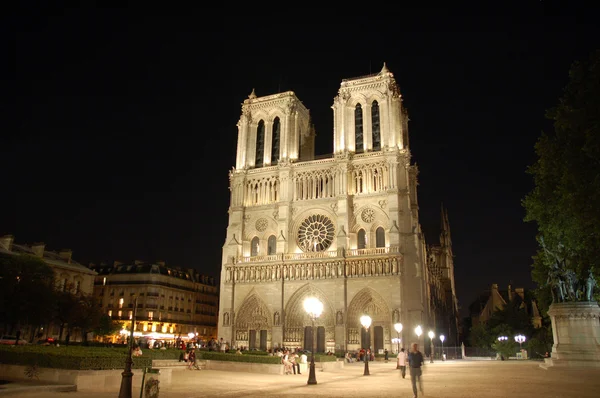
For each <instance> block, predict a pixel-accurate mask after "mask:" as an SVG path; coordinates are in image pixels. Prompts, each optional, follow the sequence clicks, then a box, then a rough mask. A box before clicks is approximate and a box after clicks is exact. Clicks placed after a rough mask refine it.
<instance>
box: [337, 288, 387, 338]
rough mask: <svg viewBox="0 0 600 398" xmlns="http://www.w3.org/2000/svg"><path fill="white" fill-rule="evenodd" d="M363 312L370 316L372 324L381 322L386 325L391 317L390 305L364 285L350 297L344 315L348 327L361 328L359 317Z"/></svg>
mask: <svg viewBox="0 0 600 398" xmlns="http://www.w3.org/2000/svg"><path fill="white" fill-rule="evenodd" d="M365 314H366V315H369V316H370V317H371V319H372V320H373V324H375V323H378V322H383V323H384V324H386V325H387V324H389V323H390V320H391V319H392V318H391V312H390V307H389V306H388V305H387V303H386V302H385V300H384V299H383V297H381V295H380V294H379V293H377V291H375V290H374V289H372V288H370V287H365V288H364V289H362V290H361V291H359V292H358V293H357V294H356V295H355V296H354V298H352V301H351V302H350V305H349V306H348V316H347V317H346V323H347V325H348V327H353V328H361V327H362V326H361V324H360V317H361V316H363V315H365Z"/></svg>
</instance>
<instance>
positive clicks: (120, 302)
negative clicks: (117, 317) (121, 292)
mask: <svg viewBox="0 0 600 398" xmlns="http://www.w3.org/2000/svg"><path fill="white" fill-rule="evenodd" d="M123 301H124V300H123V297H121V298H120V299H119V308H123Z"/></svg>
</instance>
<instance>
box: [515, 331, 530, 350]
mask: <svg viewBox="0 0 600 398" xmlns="http://www.w3.org/2000/svg"><path fill="white" fill-rule="evenodd" d="M525 340H527V338H526V337H525V336H523V335H522V334H518V335H516V336H515V341H516V342H517V343H519V350H521V349H522V348H521V344H523V343H524V342H525Z"/></svg>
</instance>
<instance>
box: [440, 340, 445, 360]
mask: <svg viewBox="0 0 600 398" xmlns="http://www.w3.org/2000/svg"><path fill="white" fill-rule="evenodd" d="M444 340H446V336H444V335H443V334H440V341H441V342H442V361H445V360H446V354H444Z"/></svg>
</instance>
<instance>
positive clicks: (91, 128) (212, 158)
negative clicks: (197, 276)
mask: <svg viewBox="0 0 600 398" xmlns="http://www.w3.org/2000/svg"><path fill="white" fill-rule="evenodd" d="M522 3H523V4H522V5H520V6H519V7H516V8H510V9H508V8H507V9H502V8H501V7H502V5H501V4H502V3H498V4H497V7H499V8H498V9H495V10H475V9H469V10H458V9H431V10H423V9H422V10H415V9H413V10H411V9H398V10H393V9H386V10H385V13H384V14H385V16H384V17H376V16H366V15H365V16H362V17H360V18H358V17H356V16H355V17H348V16H342V15H337V14H335V17H332V16H325V15H321V14H319V15H320V16H319V17H318V18H317V17H315V16H314V15H313V16H311V14H310V13H309V14H307V15H304V16H296V17H294V18H295V19H290V13H291V12H290V11H288V12H284V11H282V13H281V14H280V15H276V14H273V15H270V16H267V15H262V16H251V15H250V14H248V15H245V16H230V15H227V14H225V12H224V11H222V12H218V11H211V12H209V11H207V10H206V9H198V10H193V9H187V10H177V11H175V10H168V9H163V10H159V11H160V12H156V13H155V14H154V16H143V14H144V12H143V10H138V12H133V11H132V10H131V9H129V10H126V9H97V8H69V9H66V8H65V9H62V8H49V7H48V6H40V5H36V6H29V8H22V9H21V10H19V11H18V12H17V13H15V14H13V15H9V16H8V17H5V18H4V21H3V28H2V29H3V31H2V32H3V33H4V36H5V37H10V38H14V43H15V50H16V51H15V52H14V54H15V58H14V59H15V68H14V69H12V68H10V64H8V69H7V73H3V76H4V78H3V80H2V83H3V86H4V87H5V88H7V89H6V90H4V94H5V95H4V96H3V99H2V103H1V108H0V112H1V116H2V120H3V121H4V122H5V125H4V128H3V129H2V130H3V131H2V133H3V134H2V139H1V140H0V159H1V160H2V166H3V173H2V190H1V192H2V194H1V195H0V201H1V203H0V205H1V206H2V207H1V209H2V211H1V212H0V234H12V235H14V236H15V242H16V243H27V244H30V243H33V242H38V241H42V242H45V243H46V245H47V246H46V247H47V249H50V250H59V249H63V248H70V249H72V250H73V257H74V259H75V260H76V261H79V262H81V263H83V264H88V263H89V262H95V263H98V262H101V261H107V262H112V261H113V260H119V261H133V260H135V259H139V260H144V261H156V260H164V261H166V262H167V264H169V265H173V266H182V267H186V268H196V269H198V270H200V271H201V272H202V273H204V274H207V275H212V276H215V277H217V278H218V277H219V273H220V266H221V248H222V246H223V244H224V243H225V235H226V227H227V222H228V213H227V209H228V206H229V191H228V182H229V180H228V172H229V170H231V168H232V167H233V166H234V165H235V151H236V143H237V127H236V123H237V121H238V120H239V117H240V113H241V103H242V102H243V101H244V99H246V98H247V97H248V95H249V94H250V92H251V91H252V89H253V88H255V89H256V94H257V95H258V96H263V95H270V94H274V93H277V92H279V91H287V90H292V91H294V92H295V93H296V95H297V96H298V98H299V99H300V100H302V101H303V102H304V105H305V106H306V107H307V108H308V109H309V110H310V112H311V115H312V118H313V122H314V124H315V127H316V132H317V138H316V140H317V154H318V155H324V154H329V153H331V152H332V151H333V143H332V139H333V128H332V126H333V111H332V109H331V105H332V104H333V98H334V97H335V96H336V95H337V91H338V89H339V85H340V82H341V80H342V79H346V78H353V77H358V76H362V75H366V74H369V73H375V72H379V70H381V67H382V65H383V62H386V63H387V66H388V68H389V69H390V71H392V72H393V73H394V75H395V77H396V80H397V82H398V83H399V85H400V90H401V93H402V95H403V98H404V104H405V106H406V107H407V109H408V112H409V116H410V123H409V134H410V146H411V152H412V155H413V162H416V163H417V164H418V166H419V169H420V174H419V191H418V195H419V205H420V216H421V224H422V226H423V229H424V230H425V233H426V236H427V239H428V242H430V243H436V242H437V241H438V235H439V225H440V206H441V204H442V203H443V205H444V206H445V207H446V208H447V209H448V214H449V219H450V225H451V231H452V239H453V249H454V254H455V272H456V287H457V290H458V298H459V302H460V305H461V306H462V307H463V312H464V310H465V309H466V308H467V307H468V305H469V304H470V303H471V302H472V301H473V299H474V298H475V297H476V295H477V294H478V293H479V292H481V291H483V290H485V289H488V288H489V286H490V284H492V283H498V284H499V285H500V287H501V288H504V289H505V288H506V286H507V285H508V284H509V283H512V285H513V287H525V288H533V287H535V285H534V283H533V282H532V281H531V275H530V264H531V263H532V260H531V256H532V255H533V254H534V253H535V250H536V242H535V233H536V226H535V224H532V223H524V222H523V217H524V209H523V208H522V206H521V199H522V198H523V197H524V196H525V195H526V194H527V193H528V192H529V191H530V190H531V189H532V187H533V186H532V180H531V178H530V176H528V175H527V174H526V173H525V169H526V167H527V165H529V164H531V163H533V162H534V160H535V153H534V143H535V141H536V139H537V137H538V136H539V135H540V133H541V131H542V130H544V129H545V130H548V129H549V128H550V127H551V125H550V124H549V122H548V121H547V120H546V119H545V117H544V114H545V110H546V109H548V108H550V107H552V106H554V105H555V104H556V103H557V102H558V98H559V97H560V95H561V92H562V89H563V87H564V85H565V84H566V82H567V78H568V70H569V67H570V65H571V63H572V62H573V61H575V60H577V59H583V58H586V57H588V56H589V54H590V52H591V51H592V50H593V49H595V48H599V47H600V45H599V38H600V29H599V28H598V25H599V24H598V21H597V15H598V12H597V11H598V10H597V9H596V10H594V9H590V8H589V7H588V8H583V6H582V7H581V8H580V9H575V8H573V7H575V6H569V7H571V8H566V9H565V8H564V7H563V8H552V7H550V6H548V4H547V3H546V2H540V1H530V2H528V1H523V2H522ZM21 7H23V6H21ZM471 13H473V15H474V14H475V13H479V16H469V15H470V14H471ZM174 15H179V16H174ZM294 15H297V14H294ZM315 15H316V14H315ZM8 54H10V52H9V53H8ZM8 60H10V57H7V58H5V62H6V61H8ZM4 67H6V65H5V66H4ZM8 93H14V96H10V95H7V94H8ZM10 121H14V126H15V127H14V129H13V127H12V125H13V124H12V123H10Z"/></svg>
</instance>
